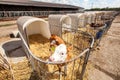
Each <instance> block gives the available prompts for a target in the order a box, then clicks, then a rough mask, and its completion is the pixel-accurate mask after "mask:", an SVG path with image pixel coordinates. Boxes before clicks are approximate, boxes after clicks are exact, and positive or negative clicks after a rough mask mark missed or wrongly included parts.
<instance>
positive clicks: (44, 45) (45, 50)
mask: <svg viewBox="0 0 120 80" xmlns="http://www.w3.org/2000/svg"><path fill="white" fill-rule="evenodd" d="M62 38H63V40H64V41H65V42H66V45H67V47H69V46H73V48H72V50H71V51H70V52H69V53H68V54H70V56H71V59H73V58H75V57H76V56H78V55H79V53H80V52H82V50H84V49H85V48H87V47H88V46H89V42H88V39H87V38H86V37H85V36H82V35H81V34H77V33H76V34H75V33H66V34H63V35H62ZM85 38H86V40H85ZM29 44H30V50H31V51H32V53H33V54H34V55H35V56H37V57H39V58H40V59H42V60H45V61H46V60H47V59H48V58H49V57H50V55H51V54H50V51H49V49H50V43H49V40H48V39H47V38H44V37H43V36H42V35H40V34H33V35H30V36H29ZM73 63H75V65H74V71H73ZM82 63H83V60H82V59H81V60H80V59H78V60H76V61H73V62H71V63H68V65H67V76H66V80H69V79H71V78H73V79H77V78H79V75H80V71H81V68H82V66H80V67H79V64H80V65H82ZM40 66H41V68H42V69H41V70H43V71H44V70H45V71H46V72H50V73H52V72H54V71H56V70H58V67H57V65H50V64H44V63H40ZM78 69H79V70H80V71H79V70H78ZM62 71H64V66H63V67H62ZM72 71H73V72H72ZM40 74H41V75H42V76H43V74H45V72H43V73H40ZM72 75H73V76H72ZM44 78H45V76H44ZM46 78H48V79H58V78H59V76H58V75H53V74H52V75H50V74H49V76H48V75H47V77H46ZM63 78H64V77H62V79H63Z"/></svg>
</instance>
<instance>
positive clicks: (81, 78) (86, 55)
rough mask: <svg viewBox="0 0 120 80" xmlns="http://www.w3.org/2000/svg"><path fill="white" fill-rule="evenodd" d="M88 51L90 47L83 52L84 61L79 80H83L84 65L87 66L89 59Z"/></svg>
mask: <svg viewBox="0 0 120 80" xmlns="http://www.w3.org/2000/svg"><path fill="white" fill-rule="evenodd" d="M90 51H91V48H90V49H89V51H88V52H86V54H85V58H84V63H83V66H82V71H81V74H80V80H83V76H84V73H85V69H86V66H87V62H88V59H89V55H90Z"/></svg>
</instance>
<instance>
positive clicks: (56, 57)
mask: <svg viewBox="0 0 120 80" xmlns="http://www.w3.org/2000/svg"><path fill="white" fill-rule="evenodd" d="M66 58H67V47H66V45H65V44H60V45H58V46H57V47H56V48H55V52H54V53H53V54H52V55H51V56H50V58H49V60H50V61H52V62H63V61H65V60H66Z"/></svg>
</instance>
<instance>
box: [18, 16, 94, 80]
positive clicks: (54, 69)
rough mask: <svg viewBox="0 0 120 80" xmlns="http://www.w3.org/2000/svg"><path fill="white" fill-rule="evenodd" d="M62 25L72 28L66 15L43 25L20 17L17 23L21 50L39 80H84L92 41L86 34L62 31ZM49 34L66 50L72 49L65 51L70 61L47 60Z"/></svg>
mask: <svg viewBox="0 0 120 80" xmlns="http://www.w3.org/2000/svg"><path fill="white" fill-rule="evenodd" d="M62 23H64V24H67V25H71V18H70V17H69V16H68V15H58V16H56V15H54V16H53V15H51V16H49V22H46V21H45V20H43V19H41V18H35V17H28V16H23V17H20V18H19V19H18V20H17V24H18V28H19V34H20V37H21V40H22V43H23V44H22V46H23V48H24V50H25V52H26V54H27V57H28V60H29V62H30V63H31V65H32V68H33V70H34V71H36V72H37V74H38V75H39V78H40V80H54V79H57V80H79V79H81V80H82V78H83V74H84V72H85V68H86V65H87V61H88V58H89V54H90V51H91V48H92V46H93V44H94V38H93V37H92V36H91V35H90V34H88V33H86V32H83V31H80V30H76V29H73V28H71V27H70V28H69V27H63V26H62ZM64 30H66V32H64ZM56 31H57V32H56ZM51 34H54V35H57V36H58V37H60V38H61V39H63V41H64V42H65V44H64V45H65V46H66V47H67V48H68V47H71V49H70V50H69V51H67V55H69V56H70V57H69V59H66V60H65V61H59V62H52V61H50V60H49V57H50V56H51V53H50V51H49V49H50V41H49V39H50V37H51Z"/></svg>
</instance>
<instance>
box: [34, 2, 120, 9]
mask: <svg viewBox="0 0 120 80" xmlns="http://www.w3.org/2000/svg"><path fill="white" fill-rule="evenodd" d="M34 1H43V2H52V3H62V4H70V5H75V6H80V7H84V8H86V9H90V8H104V7H120V0H34Z"/></svg>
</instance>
